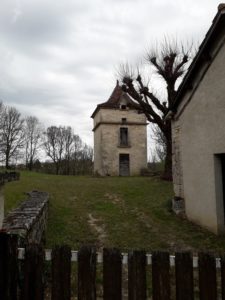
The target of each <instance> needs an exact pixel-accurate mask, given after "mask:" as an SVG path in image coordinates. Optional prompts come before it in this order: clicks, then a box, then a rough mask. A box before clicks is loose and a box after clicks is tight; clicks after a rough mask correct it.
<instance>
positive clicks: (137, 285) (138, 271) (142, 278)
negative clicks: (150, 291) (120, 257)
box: [128, 251, 146, 300]
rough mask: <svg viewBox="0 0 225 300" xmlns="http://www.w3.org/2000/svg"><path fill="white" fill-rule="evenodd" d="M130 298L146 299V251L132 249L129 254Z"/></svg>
mask: <svg viewBox="0 0 225 300" xmlns="http://www.w3.org/2000/svg"><path fill="white" fill-rule="evenodd" d="M128 298H129V300H145V299H146V253H145V251H132V252H129V254H128Z"/></svg>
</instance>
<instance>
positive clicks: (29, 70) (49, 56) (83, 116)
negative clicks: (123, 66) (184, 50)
mask: <svg viewBox="0 0 225 300" xmlns="http://www.w3.org/2000/svg"><path fill="white" fill-rule="evenodd" d="M0 1H1V5H0V28H1V29H0V57H1V58H0V99H2V100H3V102H4V103H5V104H7V105H11V106H15V107H16V108H17V109H18V110H19V111H20V112H21V113H22V114H23V115H35V116H37V117H38V118H39V120H40V121H41V122H42V123H43V124H44V125H45V126H49V125H70V126H72V127H73V128H74V131H75V133H77V134H79V135H80V136H81V138H82V139H83V140H84V141H85V142H87V143H88V144H90V145H92V144H93V143H92V131H91V129H92V119H90V115H91V114H92V112H93V111H94V109H95V107H96V105H97V104H98V103H101V102H104V101H106V100H107V99H108V97H109V96H110V94H111V92H112V89H113V88H114V86H115V83H116V69H117V68H118V65H119V64H120V63H121V62H126V61H128V62H130V63H134V64H136V63H137V62H139V61H140V59H141V58H142V57H143V56H144V55H145V52H146V50H147V49H148V48H149V47H151V45H152V44H155V40H156V39H157V40H161V39H163V37H164V36H165V35H172V36H176V37H177V38H178V39H183V40H187V39H189V40H191V39H193V41H198V42H200V41H201V40H202V39H203V37H204V35H205V33H206V31H207V30H208V28H209V26H210V25H211V22H212V19H213V17H214V15H215V14H216V12H217V6H218V4H219V2H218V1H216V0H189V1H184V0H174V1H172V0H139V1H138V0H54V1H53V0H0Z"/></svg>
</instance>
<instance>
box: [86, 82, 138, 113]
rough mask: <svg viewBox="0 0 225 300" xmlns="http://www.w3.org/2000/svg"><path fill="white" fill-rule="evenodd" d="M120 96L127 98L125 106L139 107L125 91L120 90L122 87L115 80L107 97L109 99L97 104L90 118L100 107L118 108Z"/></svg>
mask: <svg viewBox="0 0 225 300" xmlns="http://www.w3.org/2000/svg"><path fill="white" fill-rule="evenodd" d="M121 97H123V98H125V99H126V100H127V106H128V107H130V108H134V109H140V106H139V104H137V103H135V102H134V101H133V100H132V99H131V98H130V97H129V96H128V94H127V93H125V92H124V91H123V90H122V87H121V86H120V85H119V82H118V81H117V83H116V86H115V88H114V90H113V92H112V94H111V96H110V97H109V99H108V100H107V101H106V102H103V103H101V104H98V105H97V107H96V109H95V110H94V112H93V114H92V116H91V118H94V116H95V114H96V113H97V111H98V110H99V109H100V108H119V107H120V105H119V104H120V99H121Z"/></svg>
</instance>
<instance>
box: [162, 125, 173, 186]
mask: <svg viewBox="0 0 225 300" xmlns="http://www.w3.org/2000/svg"><path fill="white" fill-rule="evenodd" d="M164 135H165V138H166V158H165V165H164V172H163V174H162V179H164V180H168V181H172V180H173V177H172V132H171V122H168V124H167V129H166V131H165V132H164Z"/></svg>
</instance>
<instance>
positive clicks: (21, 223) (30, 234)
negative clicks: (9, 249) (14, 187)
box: [2, 191, 49, 245]
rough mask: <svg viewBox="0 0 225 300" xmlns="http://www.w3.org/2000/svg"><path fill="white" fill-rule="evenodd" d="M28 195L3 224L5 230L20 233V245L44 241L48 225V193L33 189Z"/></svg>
mask: <svg viewBox="0 0 225 300" xmlns="http://www.w3.org/2000/svg"><path fill="white" fill-rule="evenodd" d="M27 195H28V199H27V200H26V201H24V202H22V203H21V205H20V206H19V207H18V208H16V209H15V210H13V211H11V212H10V213H9V214H8V215H7V216H6V218H5V219H4V221H3V226H2V230H3V231H6V232H7V233H10V234H17V235H18V238H19V244H20V245H24V244H26V243H41V242H43V239H44V236H45V230H46V226H47V218H48V202H49V195H48V193H45V192H39V191H32V192H30V193H27Z"/></svg>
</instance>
